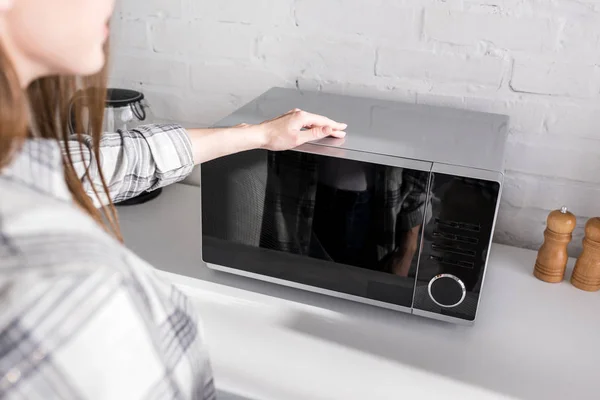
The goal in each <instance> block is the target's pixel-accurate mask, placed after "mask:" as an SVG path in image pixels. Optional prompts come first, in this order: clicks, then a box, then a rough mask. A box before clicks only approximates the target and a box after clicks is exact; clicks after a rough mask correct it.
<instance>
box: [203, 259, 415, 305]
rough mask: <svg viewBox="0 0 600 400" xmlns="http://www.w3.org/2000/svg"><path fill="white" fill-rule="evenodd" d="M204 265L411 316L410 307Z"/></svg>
mask: <svg viewBox="0 0 600 400" xmlns="http://www.w3.org/2000/svg"><path fill="white" fill-rule="evenodd" d="M206 265H207V266H208V268H210V269H213V270H216V271H222V272H228V273H230V274H234V275H240V276H245V277H247V278H253V279H258V280H261V281H265V282H270V283H277V284H279V285H283V286H287V287H292V288H295V289H303V290H308V291H310V292H313V293H319V294H324V295H328V296H333V297H338V298H340V299H345V300H352V301H355V302H358V303H363V304H368V305H371V306H377V307H382V308H387V309H390V310H394V311H401V312H404V313H407V314H412V309H411V308H410V307H405V306H399V305H395V304H390V303H384V302H382V301H377V300H371V299H367V298H365V297H360V296H354V295H351V294H346V293H341V292H336V291H335V290H329V289H322V288H320V287H316V286H311V285H305V284H303V283H296V282H292V281H286V280H284V279H279V278H273V277H270V276H266V275H261V274H256V273H254V272H247V271H242V270H238V269H235V268H230V267H225V266H223V265H218V264H212V263H206Z"/></svg>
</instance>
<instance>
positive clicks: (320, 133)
mask: <svg viewBox="0 0 600 400" xmlns="http://www.w3.org/2000/svg"><path fill="white" fill-rule="evenodd" d="M346 126H347V125H346V124H342V123H338V122H335V121H332V120H330V119H328V118H326V117H323V116H320V115H316V114H311V113H307V112H305V111H301V110H299V109H294V110H291V111H289V112H288V113H286V114H284V115H282V116H280V117H278V118H274V119H272V120H269V121H265V122H263V123H261V124H258V125H247V124H241V125H238V126H235V127H232V128H215V129H189V130H188V133H189V136H190V140H191V142H192V148H193V154H194V161H195V163H196V164H201V163H203V162H206V161H210V160H214V159H215V158H219V157H223V156H226V155H229V154H234V153H239V152H242V151H246V150H252V149H256V148H265V149H268V150H276V151H277V150H289V149H291V148H294V147H297V146H299V145H301V144H303V143H306V142H309V141H312V140H317V139H322V138H324V137H326V136H334V137H337V138H343V137H344V136H345V135H346V134H345V132H344V131H343V130H344V129H346Z"/></svg>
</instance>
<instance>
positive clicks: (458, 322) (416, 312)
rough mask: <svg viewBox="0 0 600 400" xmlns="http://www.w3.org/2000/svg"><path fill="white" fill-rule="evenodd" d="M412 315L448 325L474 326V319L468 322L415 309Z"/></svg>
mask: <svg viewBox="0 0 600 400" xmlns="http://www.w3.org/2000/svg"><path fill="white" fill-rule="evenodd" d="M412 313H413V314H414V315H418V316H420V317H425V318H429V319H437V320H438V321H443V322H450V323H452V324H456V325H466V326H473V325H475V319H473V320H472V321H470V320H468V319H462V318H455V317H449V316H447V315H443V314H436V313H433V312H431V311H425V310H419V309H417V308H415V309H413V312H412Z"/></svg>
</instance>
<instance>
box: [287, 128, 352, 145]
mask: <svg viewBox="0 0 600 400" xmlns="http://www.w3.org/2000/svg"><path fill="white" fill-rule="evenodd" d="M328 136H332V137H335V138H339V139H342V138H344V137H346V132H344V131H341V130H335V129H332V128H331V127H330V126H313V128H311V129H307V130H305V131H300V132H298V145H300V144H303V143H306V142H310V141H313V140H318V139H323V138H326V137H328Z"/></svg>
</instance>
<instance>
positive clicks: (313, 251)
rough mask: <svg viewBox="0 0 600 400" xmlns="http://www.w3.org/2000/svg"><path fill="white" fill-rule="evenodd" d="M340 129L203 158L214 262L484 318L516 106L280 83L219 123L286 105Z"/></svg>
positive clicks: (210, 261) (372, 300)
mask: <svg viewBox="0 0 600 400" xmlns="http://www.w3.org/2000/svg"><path fill="white" fill-rule="evenodd" d="M294 108H300V109H302V110H305V111H308V112H312V113H317V114H322V115H325V116H327V117H329V118H331V119H333V120H336V121H339V122H344V123H347V124H348V128H347V136H346V138H344V139H335V138H325V139H322V140H319V141H315V142H310V143H307V144H305V145H302V146H300V147H298V148H296V149H294V150H289V151H283V152H271V151H268V150H264V149H257V150H251V151H246V152H242V153H238V154H234V155H230V156H226V157H223V158H220V159H216V160H214V161H210V162H207V163H205V164H203V165H202V166H201V191H202V194H201V196H202V202H201V207H202V257H203V261H204V262H205V263H206V264H207V265H208V267H210V268H212V269H215V270H219V271H225V272H229V273H233V274H238V275H243V276H246V277H251V278H256V279H261V280H265V281H269V282H272V283H274V284H281V285H287V286H292V287H294V288H300V289H304V290H309V291H313V292H318V293H321V294H325V295H330V296H336V297H341V298H344V299H348V300H351V301H357V302H361V303H367V304H370V305H373V306H379V307H385V308H389V309H393V310H398V311H402V312H406V313H411V314H415V315H419V316H424V317H429V318H434V319H438V320H443V321H447V322H453V323H462V324H471V323H473V321H474V320H475V318H476V316H477V308H478V305H479V301H480V299H481V295H482V289H483V284H484V279H485V273H486V267H487V262H488V257H489V253H490V247H491V245H492V236H493V232H494V225H495V222H496V218H497V213H498V207H499V203H500V196H501V193H502V185H503V164H504V151H505V143H506V139H507V125H508V122H509V120H508V117H507V116H504V115H496V114H488V113H482V112H473V111H466V110H459V109H452V108H446V107H433V106H426V105H417V104H411V103H401V102H394V101H386V100H378V99H370V98H362V97H354V96H346V95H337V94H328V93H322V92H310V91H299V90H295V89H285V88H272V89H270V90H268V91H267V92H265V93H264V94H262V95H261V96H259V97H258V98H256V99H255V100H253V101H251V102H250V103H248V104H246V105H245V106H243V107H242V108H240V109H239V110H237V111H235V112H234V113H232V114H231V115H229V116H228V117H226V118H225V119H223V120H222V121H220V122H219V123H218V124H217V126H233V125H237V124H240V123H249V124H255V123H260V122H262V121H264V120H267V119H270V118H273V117H276V116H278V115H281V114H283V113H285V112H287V111H289V110H291V109H294Z"/></svg>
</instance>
